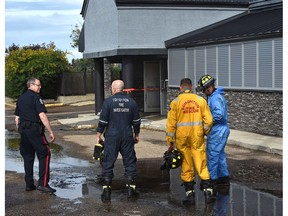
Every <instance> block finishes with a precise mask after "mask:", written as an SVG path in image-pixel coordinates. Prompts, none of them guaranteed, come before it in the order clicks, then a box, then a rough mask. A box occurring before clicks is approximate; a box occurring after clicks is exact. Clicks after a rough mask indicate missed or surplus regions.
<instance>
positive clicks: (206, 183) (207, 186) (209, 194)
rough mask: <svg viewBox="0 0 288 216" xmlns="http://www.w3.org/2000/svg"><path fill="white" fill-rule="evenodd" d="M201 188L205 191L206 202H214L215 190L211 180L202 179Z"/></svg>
mask: <svg viewBox="0 0 288 216" xmlns="http://www.w3.org/2000/svg"><path fill="white" fill-rule="evenodd" d="M200 189H201V190H203V191H204V196H205V202H206V203H212V202H214V201H215V196H214V191H213V187H212V186H211V182H210V180H201V183H200Z"/></svg>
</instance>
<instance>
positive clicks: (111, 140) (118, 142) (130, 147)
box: [102, 136, 137, 179]
mask: <svg viewBox="0 0 288 216" xmlns="http://www.w3.org/2000/svg"><path fill="white" fill-rule="evenodd" d="M134 145H135V144H134V140H133V137H132V136H126V137H119V136H118V137H117V136H105V145H104V156H103V161H102V167H103V176H104V178H105V177H106V178H109V179H112V178H113V177H114V173H113V168H114V163H115V161H116V160H117V157H118V154H119V152H120V154H121V155H122V159H123V165H124V168H125V176H126V177H132V178H135V177H136V161H137V158H136V153H135V150H134Z"/></svg>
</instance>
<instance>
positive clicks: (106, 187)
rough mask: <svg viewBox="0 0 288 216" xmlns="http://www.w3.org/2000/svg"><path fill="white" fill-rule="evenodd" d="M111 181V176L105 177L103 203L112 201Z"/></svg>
mask: <svg viewBox="0 0 288 216" xmlns="http://www.w3.org/2000/svg"><path fill="white" fill-rule="evenodd" d="M111 183H112V180H111V179H109V178H105V179H104V184H103V192H102V194H101V200H102V202H103V203H110V202H111Z"/></svg>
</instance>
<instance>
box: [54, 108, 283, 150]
mask: <svg viewBox="0 0 288 216" xmlns="http://www.w3.org/2000/svg"><path fill="white" fill-rule="evenodd" d="M98 119H99V116H97V115H95V114H94V113H90V114H82V115H79V116H78V117H77V118H70V119H59V120H58V121H59V122H60V123H61V124H63V125H70V126H71V127H74V128H75V129H87V128H96V127H97V125H96V124H97V122H98ZM141 128H145V129H151V130H159V131H165V128H166V118H165V117H164V116H163V117H161V116H160V117H159V115H151V116H149V115H148V116H145V117H143V118H142V123H141ZM227 144H228V145H229V144H230V145H237V146H241V147H244V148H249V149H253V150H261V151H265V152H268V153H275V154H279V155H283V138H282V137H274V136H265V135H261V134H256V133H250V132H245V131H239V130H233V129H231V130H230V135H229V138H228V143H227Z"/></svg>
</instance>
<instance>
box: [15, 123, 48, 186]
mask: <svg viewBox="0 0 288 216" xmlns="http://www.w3.org/2000/svg"><path fill="white" fill-rule="evenodd" d="M35 153H36V155H37V158H38V160H39V180H38V186H44V187H46V186H47V184H48V182H49V178H50V157H51V152H50V147H49V144H48V142H47V140H46V137H45V135H44V134H41V133H40V131H39V126H37V125H35V126H31V127H30V128H25V129H23V130H22V132H21V141H20V154H21V155H22V157H23V159H24V170H25V182H26V186H27V187H30V186H31V185H33V184H34V179H33V168H34V160H35Z"/></svg>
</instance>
